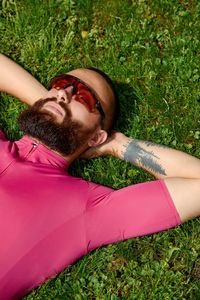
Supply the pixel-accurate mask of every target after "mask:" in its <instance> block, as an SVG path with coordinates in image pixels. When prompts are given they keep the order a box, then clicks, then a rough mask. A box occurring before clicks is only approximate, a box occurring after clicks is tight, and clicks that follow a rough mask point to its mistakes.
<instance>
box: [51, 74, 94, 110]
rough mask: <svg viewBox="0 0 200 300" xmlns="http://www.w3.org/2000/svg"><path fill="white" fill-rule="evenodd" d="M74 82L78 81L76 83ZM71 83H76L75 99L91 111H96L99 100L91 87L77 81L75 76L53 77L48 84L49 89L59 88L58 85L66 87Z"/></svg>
mask: <svg viewBox="0 0 200 300" xmlns="http://www.w3.org/2000/svg"><path fill="white" fill-rule="evenodd" d="M74 82H76V84H75V85H74ZM70 85H74V90H73V99H75V100H76V101H78V102H80V103H82V104H83V105H85V107H86V108H87V110H88V111H89V112H93V111H95V109H96V104H97V100H96V99H95V97H94V96H93V95H92V93H91V91H90V89H89V88H88V87H87V86H86V85H84V84H83V83H81V82H79V81H76V79H74V78H70V77H63V78H62V77H56V78H53V79H52V80H51V81H50V83H49V85H48V89H51V88H58V87H59V88H65V87H67V86H70Z"/></svg>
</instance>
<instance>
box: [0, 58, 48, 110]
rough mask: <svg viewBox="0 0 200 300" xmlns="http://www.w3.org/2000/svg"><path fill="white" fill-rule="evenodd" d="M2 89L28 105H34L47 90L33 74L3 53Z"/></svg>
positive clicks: (1, 61)
mask: <svg viewBox="0 0 200 300" xmlns="http://www.w3.org/2000/svg"><path fill="white" fill-rule="evenodd" d="M0 91H2V92H5V93H8V94H10V95H12V96H14V97H16V98H18V99H19V100H21V101H23V102H25V103H26V104H28V105H33V104H34V102H35V101H37V100H38V99H40V98H42V97H44V96H45V94H46V92H47V90H46V89H45V88H44V87H43V85H42V84H41V83H39V82H38V81H37V80H36V79H35V78H34V77H33V76H32V75H31V74H29V73H28V72H27V71H25V70H24V69H23V68H22V67H20V66H19V65H18V64H16V63H15V62H13V61H12V60H11V59H9V58H8V57H6V56H4V55H3V54H0Z"/></svg>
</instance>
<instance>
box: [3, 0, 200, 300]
mask: <svg viewBox="0 0 200 300" xmlns="http://www.w3.org/2000/svg"><path fill="white" fill-rule="evenodd" d="M0 7H1V10H0V40H1V43H0V51H1V52H2V53H4V54H5V55H7V56H9V57H11V58H12V59H13V60H14V61H16V62H18V63H19V64H21V65H22V66H23V67H24V68H25V69H26V70H28V71H29V72H30V73H31V74H33V75H34V76H35V77H36V78H37V79H38V80H39V81H40V82H41V83H42V84H44V85H46V84H47V82H48V81H49V79H50V78H51V77H52V76H55V75H58V74H60V73H61V74H62V73H65V72H67V71H69V70H71V69H75V68H78V67H88V66H93V67H96V68H99V69H102V70H103V71H104V72H106V73H107V74H108V75H109V76H110V77H111V78H112V79H113V80H114V83H115V86H116V89H117V91H118V94H119V99H120V107H121V116H120V118H119V120H118V122H117V126H116V129H117V130H120V131H122V132H124V133H125V134H127V135H129V136H130V137H132V138H138V139H143V140H150V141H153V142H156V143H161V144H164V145H166V146H170V147H173V148H174V147H175V148H176V149H179V150H182V151H185V152H187V153H190V154H193V155H195V156H197V157H200V148H199V139H200V129H199V123H200V122H199V102H198V100H199V98H200V88H199V79H200V50H199V49H200V38H199V32H200V23H199V14H200V3H199V1H197V0H194V1H186V0H182V1H178V0H175V1H174V0H168V1H167V0H163V1H159V0H155V1H153V0H151V1H145V0H138V1H137V0H135V1H134V0H133V1H122V0H111V1H105V0H102V1H97V0H96V1H92V0H85V1H83V0H80V1H75V0H74V1H72V0H65V1H61V0H54V1H53V0H49V1H48V0H46V1H39V0H29V1H27V0H19V1H17V0H16V1H14V0H10V1H9V0H7V1H6V0H4V1H2V4H1V6H0ZM24 107H25V105H24V104H22V103H20V101H19V100H16V99H14V98H12V97H9V96H7V95H3V94H2V95H1V119H0V127H1V128H2V129H3V131H4V132H5V133H6V135H7V137H8V138H9V139H10V140H15V139H19V138H20V137H21V136H22V134H21V133H20V132H19V129H18V125H17V121H16V120H17V116H18V114H19V112H20V111H22V110H23V109H24ZM70 171H71V174H72V175H74V176H78V177H83V178H84V179H86V180H91V181H93V182H97V183H100V184H103V185H106V186H110V187H113V188H115V189H119V188H123V187H125V186H127V185H130V184H133V183H139V182H143V181H149V180H152V179H153V177H152V176H151V175H149V174H147V173H145V172H144V171H142V170H138V169H136V168H133V167H132V166H130V165H129V164H127V163H125V162H122V161H119V160H118V159H116V158H113V157H105V158H98V159H94V160H91V161H89V162H88V161H84V160H82V161H81V160H80V161H77V162H75V163H74V164H73V165H72V167H71V170H70ZM199 236H200V221H199V218H196V219H195V220H192V221H190V222H188V223H187V224H184V225H182V226H181V227H178V228H175V229H173V230H169V231H165V232H161V233H158V234H154V235H151V236H146V237H140V238H136V239H130V240H127V241H123V242H120V243H116V244H114V245H109V246H106V247H103V248H100V249H97V250H95V251H93V252H92V253H89V254H87V255H86V256H85V257H83V258H81V259H80V260H79V261H77V262H75V263H74V264H73V265H72V266H69V267H68V268H67V269H65V270H64V271H63V272H62V273H60V274H59V275H57V276H56V277H55V278H53V279H51V280H49V281H47V282H46V283H45V284H43V285H42V286H40V287H39V288H38V289H36V290H34V291H32V292H30V293H29V294H28V295H27V296H25V297H24V298H23V299H34V300H36V299H76V300H79V299H99V300H100V299H112V300H114V299H131V300H132V299H137V300H138V299H140V300H142V299H144V300H146V299H165V300H166V299H169V300H172V299H181V300H183V299H187V300H188V299H192V300H195V299H200V288H199V287H200V260H199V253H200V242H199ZM30 268H31V266H30Z"/></svg>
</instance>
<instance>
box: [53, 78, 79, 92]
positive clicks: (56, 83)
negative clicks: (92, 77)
mask: <svg viewBox="0 0 200 300" xmlns="http://www.w3.org/2000/svg"><path fill="white" fill-rule="evenodd" d="M73 82H74V80H73V78H72V80H70V79H65V78H62V77H60V78H59V77H56V78H53V79H52V80H51V81H50V83H49V85H48V89H51V88H57V87H59V88H64V87H66V86H67V85H70V84H73Z"/></svg>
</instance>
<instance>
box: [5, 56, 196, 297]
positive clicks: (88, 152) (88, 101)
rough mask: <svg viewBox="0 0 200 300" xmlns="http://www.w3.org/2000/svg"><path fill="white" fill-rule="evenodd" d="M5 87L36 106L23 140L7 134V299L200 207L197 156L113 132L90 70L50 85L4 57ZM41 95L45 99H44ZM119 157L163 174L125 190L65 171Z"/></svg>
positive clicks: (27, 116)
mask: <svg viewBox="0 0 200 300" xmlns="http://www.w3.org/2000/svg"><path fill="white" fill-rule="evenodd" d="M0 69H1V74H0V90H1V91H3V92H6V93H9V94H11V95H13V96H15V97H17V98H19V99H20V100H22V101H23V102H25V103H27V104H29V105H30V108H28V109H26V110H25V111H23V112H22V113H21V115H20V116H19V119H18V122H19V128H20V130H21V131H22V132H23V133H24V136H23V138H22V139H20V140H19V141H16V142H10V141H8V140H7V139H6V137H5V135H4V134H3V132H2V131H1V132H0V151H1V155H0V176H1V177H0V207H1V209H0V229H1V230H0V245H1V246H0V298H1V299H16V298H19V297H21V296H23V295H24V294H25V293H27V292H28V291H30V290H31V289H33V288H35V287H37V286H38V285H40V284H42V283H43V282H44V281H46V280H47V279H48V278H50V277H52V276H54V275H55V274H58V273H59V272H61V271H62V270H63V269H64V268H66V267H67V266H68V265H69V264H71V263H72V262H74V261H75V260H76V259H78V258H79V257H81V256H82V255H84V254H86V253H87V252H88V251H91V250H93V249H95V248H97V247H99V246H102V245H106V244H109V243H113V242H117V241H121V240H124V239H128V238H133V237H137V236H141V235H147V234H151V233H154V232H158V231H161V230H165V229H168V228H172V227H174V226H177V225H179V224H180V223H183V222H185V221H186V220H188V219H190V218H193V217H196V216H198V215H200V160H199V159H197V158H195V157H192V156H190V155H188V154H186V153H183V152H180V151H176V150H173V149H170V148H168V147H165V146H162V145H157V144H154V143H152V142H146V141H141V140H135V139H131V138H129V137H127V136H125V135H124V134H123V133H120V132H112V133H111V134H110V135H108V132H109V131H110V129H111V127H112V125H113V122H114V119H115V115H116V105H117V104H116V97H115V92H114V89H113V86H112V84H111V82H110V80H109V79H108V78H107V77H106V76H104V75H102V74H100V73H98V72H97V71H95V70H90V69H77V70H73V71H71V72H69V73H67V75H61V76H57V77H54V78H53V79H52V80H51V81H50V83H49V86H48V90H46V89H45V88H44V87H43V86H42V85H41V84H40V83H39V82H38V81H37V80H36V79H34V78H33V77H32V76H31V75H30V74H29V73H27V72H26V71H25V70H23V69H22V68H21V67H20V66H18V65H17V64H16V63H14V62H12V61H11V60H10V59H8V58H7V57H5V56H3V55H0ZM38 99H40V100H38ZM107 154H109V155H114V156H116V157H118V158H120V159H122V160H126V161H127V162H130V163H131V164H133V165H135V166H137V167H141V168H143V169H144V170H146V171H148V172H150V173H151V174H153V175H154V176H155V177H156V178H157V179H158V180H155V181H152V182H146V183H141V184H136V185H132V186H128V187H126V188H123V189H121V190H113V189H111V188H108V187H105V186H101V185H98V184H94V183H92V182H88V181H85V180H83V179H81V178H75V177H72V176H70V174H69V173H68V171H67V170H68V167H69V165H70V164H71V163H72V162H73V161H74V160H75V159H76V158H77V157H80V156H82V157H85V158H89V157H94V156H100V155H107Z"/></svg>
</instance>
